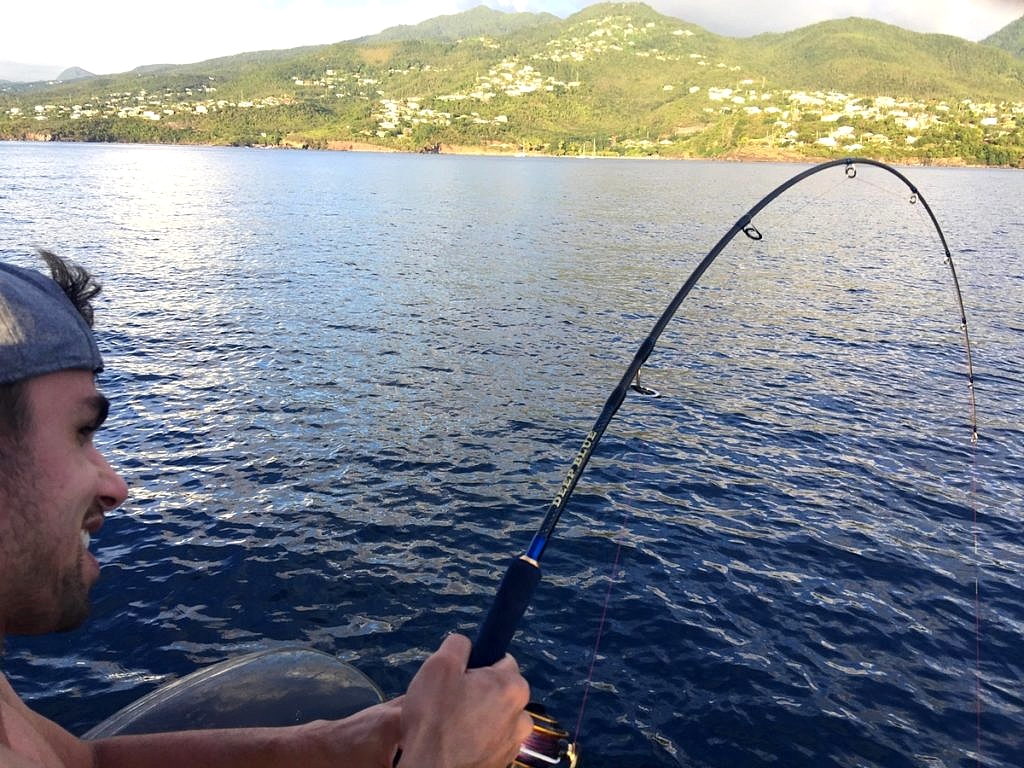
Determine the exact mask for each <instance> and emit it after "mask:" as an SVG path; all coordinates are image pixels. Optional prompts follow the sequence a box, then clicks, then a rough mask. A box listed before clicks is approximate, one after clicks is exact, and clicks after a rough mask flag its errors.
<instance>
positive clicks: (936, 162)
mask: <svg viewBox="0 0 1024 768" xmlns="http://www.w3.org/2000/svg"><path fill="white" fill-rule="evenodd" d="M3 141H5V142H8V141H9V142H14V143H27V144H31V143H65V144H89V143H94V144H100V143H116V144H134V143H152V144H159V142H85V141H65V140H63V139H54V138H53V137H52V135H50V134H42V133H35V134H28V135H26V136H25V137H24V138H21V139H3ZM164 146H206V147H216V146H230V145H226V144H212V143H208V142H196V143H194V144H192V143H188V144H167V145H164ZM242 146H246V147H248V148H250V149H285V150H313V151H325V152H376V153H382V154H408V155H415V154H433V155H463V156H479V157H509V158H513V157H514V158H519V159H522V158H530V157H544V158H572V159H601V160H646V161H652V160H653V161H659V160H660V161H667V160H681V161H687V160H690V161H693V160H696V161H705V162H723V163H807V164H812V165H813V164H815V163H820V162H826V161H828V160H836V159H839V158H841V157H844V155H808V154H801V153H799V152H792V151H785V150H780V149H777V148H770V147H741V148H736V149H733V150H730V151H729V152H726V153H724V154H722V155H718V156H716V157H702V156H698V155H658V154H652V155H619V154H612V153H604V154H602V153H598V154H593V155H566V154H554V153H550V152H538V151H532V150H531V151H523V150H522V149H521V148H519V147H517V146H515V145H513V144H508V143H505V142H500V143H499V142H495V143H492V144H447V143H438V144H434V145H430V146H428V147H423V148H421V149H418V150H417V149H402V148H398V147H388V146H384V145H381V144H374V143H372V142H367V141H356V140H330V141H327V142H325V143H324V144H323V145H317V144H315V143H313V142H310V141H303V140H299V139H294V138H292V139H284V140H282V141H281V143H280V144H248V145H242ZM855 157H865V158H867V159H872V160H878V161H880V162H885V163H890V164H892V165H900V166H907V167H936V168H1005V169H1009V170H1022V167H1020V166H1013V165H979V164H973V163H968V162H967V161H965V160H964V159H963V158H962V157H938V158H921V157H900V158H885V157H877V156H873V155H863V156H861V155H857V156H855Z"/></svg>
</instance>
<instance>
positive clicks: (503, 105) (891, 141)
mask: <svg viewBox="0 0 1024 768" xmlns="http://www.w3.org/2000/svg"><path fill="white" fill-rule="evenodd" d="M1015 24H1016V23H1015ZM1013 26H1014V25H1010V27H1008V28H1007V29H1010V28H1011V27H1013ZM1004 31H1005V30H1004ZM1022 129H1024V59H1021V58H1020V57H1017V56H1014V55H1013V54H1012V53H1010V52H1008V51H1006V50H1003V49H1002V48H1001V47H998V46H995V45H981V44H977V43H971V42H968V41H966V40H961V39H959V38H955V37H950V36H945V35H923V34H917V33H913V32H909V31H907V30H903V29H900V28H898V27H893V26H891V25H887V24H882V23H880V22H876V21H871V20H867V19H856V18H851V19H845V20H842V21H830V22H824V23H821V24H815V25H812V26H809V27H805V28H802V29H798V30H795V31H793V32H788V33H785V34H770V35H759V36H756V37H752V38H747V39H733V38H727V37H722V36H718V35H714V34H712V33H710V32H708V31H707V30H704V29H702V28H700V27H698V26H696V25H694V24H689V23H687V22H685V21H682V20H679V19H673V18H669V17H666V16H663V15H661V14H659V13H657V12H655V11H654V10H652V9H651V8H650V7H648V6H646V5H644V4H641V3H602V4H598V5H593V6H590V7H589V8H586V9H584V10H583V11H581V12H580V13H577V14H575V15H573V16H570V17H569V18H567V19H565V20H560V19H558V18H557V17H554V16H550V15H549V14H529V13H519V14H509V13H503V12H500V11H494V10H491V9H488V8H484V7H482V6H481V7H478V8H476V9H473V10H471V11H466V12H465V13H461V14H456V15H453V16H442V17H438V18H436V19H432V20H430V21H427V22H424V23H422V24H419V25H416V26H402V27H395V28H392V29H390V30H385V31H384V32H382V33H381V34H379V35H374V36H371V37H366V38H361V39H359V40H352V41H348V42H341V43H336V44H333V45H324V46H311V47H306V48H297V49H290V50H284V51H259V52H253V53H247V54H242V55H239V56H231V57H226V58H221V59H214V60H210V61H205V62H199V63H196V64H189V65H181V66H166V65H164V66H160V65H154V66H148V67H141V68H139V69H136V70H134V71H132V72H128V73H124V74H121V75H112V76H104V77H93V78H85V79H81V80H75V81H72V82H66V83H58V84H33V85H28V86H24V85H22V86H13V85H6V86H4V87H3V88H0V138H7V139H36V140H71V141H125V142H165V143H207V144H239V145H268V146H302V147H319V148H340V149H344V148H367V147H369V148H373V147H377V148H382V149H398V150H404V151H424V150H425V151H437V150H438V149H441V150H442V151H455V150H456V149H461V150H463V151H491V152H501V151H505V152H522V151H524V150H525V151H527V152H536V153H545V154H555V155H557V154H580V153H587V154H591V153H594V152H597V153H600V154H607V155H625V156H663V157H741V158H762V157H763V158H809V157H827V156H833V155H837V154H842V155H866V156H872V157H878V158H882V159H900V160H905V161H911V162H946V163H949V162H968V163H982V164H998V165H1014V166H1018V165H1021V164H1022V160H1024V132H1022Z"/></svg>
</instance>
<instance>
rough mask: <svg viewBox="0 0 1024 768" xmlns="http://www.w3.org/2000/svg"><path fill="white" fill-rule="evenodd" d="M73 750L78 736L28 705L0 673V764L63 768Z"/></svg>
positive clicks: (8, 767) (76, 751) (18, 767)
mask: <svg viewBox="0 0 1024 768" xmlns="http://www.w3.org/2000/svg"><path fill="white" fill-rule="evenodd" d="M76 754H81V746H80V745H79V744H78V740H77V739H76V738H75V737H74V736H72V735H71V734H70V733H68V732H67V731H65V730H64V729H63V728H61V727H60V726H59V725H57V724H56V723H52V722H50V721H49V720H47V719H46V718H44V717H42V716H41V715H38V714H36V713H35V712H33V711H32V710H31V709H29V708H28V706H27V705H26V704H25V702H23V701H22V700H21V699H20V698H18V695H17V694H16V693H15V692H14V689H13V688H11V686H10V683H8V682H7V680H6V678H4V676H3V675H0V768H22V767H23V766H32V768H40V766H45V767H46V768H51V766H52V767H53V768H67V766H69V765H70V764H71V762H72V761H71V760H70V759H69V758H70V756H72V755H76ZM62 755H63V756H64V757H63V758H62Z"/></svg>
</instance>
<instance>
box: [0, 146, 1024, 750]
mask: <svg viewBox="0 0 1024 768" xmlns="http://www.w3.org/2000/svg"><path fill="white" fill-rule="evenodd" d="M798 170H800V167H798V166H792V165H774V164H766V165H747V164H716V163H698V162H643V161H636V162H630V161H611V160H607V161H606V160H592V159H587V160H577V159H557V160H555V159H551V160H546V159H537V158H524V159H519V158H473V157H447V156H440V157H437V156H430V157H420V156H391V155H362V154H348V153H315V152H287V151H257V150H245V149H211V148H170V147H142V146H139V147H133V146H99V145H28V144H0V221H3V226H2V227H0V257H2V258H3V259H5V260H14V261H17V262H19V263H29V262H31V261H32V255H31V249H32V248H33V247H36V246H40V247H49V248H52V249H54V250H56V251H57V252H59V253H62V254H65V255H67V256H71V257H73V258H74V259H76V260H78V261H80V262H82V263H83V264H86V265H87V266H89V267H91V268H93V269H94V271H96V272H97V273H98V274H99V276H100V277H101V279H102V280H103V282H104V284H105V292H104V295H103V298H102V300H101V302H100V306H99V310H98V329H99V335H100V340H101V346H102V347H103V349H104V350H105V351H106V357H107V367H108V369H107V371H106V372H105V373H104V374H103V375H102V379H101V386H102V388H103V389H104V391H105V392H106V393H107V394H108V395H109V396H110V397H111V398H112V400H113V401H114V410H113V415H112V417H111V420H110V422H109V427H108V428H107V429H106V430H105V431H104V432H103V433H102V434H101V435H100V437H99V440H100V442H101V443H102V444H103V445H104V447H105V449H106V450H107V452H108V453H109V454H110V456H111V458H112V459H113V461H114V462H115V463H117V464H118V466H119V467H120V469H121V470H122V472H123V474H124V475H125V477H126V478H127V480H128V482H129V484H130V486H131V488H132V497H131V499H130V500H129V502H128V503H127V504H126V505H125V507H124V508H123V510H121V511H120V512H118V513H115V514H113V515H111V516H110V517H109V518H108V520H107V523H106V525H105V527H104V529H103V530H102V531H101V533H100V534H99V535H98V536H97V537H96V538H97V542H96V545H95V549H96V550H97V553H98V556H99V557H100V560H101V563H103V565H104V568H103V579H102V580H101V582H100V585H99V586H98V587H97V589H96V591H95V608H94V615H93V618H92V619H91V620H90V622H89V623H88V624H87V625H86V626H85V627H84V628H82V629H81V630H78V631H76V632H74V633H71V634H67V635H62V636H54V637H47V638H31V639H28V638H10V639H9V642H8V648H7V652H6V655H5V658H4V660H3V664H4V669H5V671H6V672H7V674H8V675H9V677H10V678H11V679H12V682H13V684H14V685H15V688H16V689H17V690H19V691H20V692H21V693H22V694H23V695H24V696H26V697H27V698H28V699H29V700H31V702H32V704H33V705H34V706H35V707H36V708H37V709H39V710H40V711H42V712H44V713H45V714H47V715H49V716H51V717H54V718H55V719H57V720H58V721H60V722H61V723H63V724H64V725H65V726H67V727H69V728H71V729H72V730H75V731H79V732H80V731H84V730H85V729H87V728H88V727H90V726H91V725H93V724H94V723H96V722H98V721H99V720H101V719H103V718H104V717H106V716H107V715H109V714H110V713H112V712H113V711H114V710H116V709H118V708H120V707H121V706H123V705H125V704H127V703H128V702H130V701H132V700H134V699H135V698H137V697H139V696H141V695H142V694H144V693H146V692H148V691H150V690H152V689H153V688H154V687H156V686H157V685H159V684H160V683H163V682H166V681H168V680H170V679H173V678H174V677H177V676H180V675H182V674H185V673H187V672H190V671H192V670H194V669H195V668H197V667H199V666H202V665H206V664H209V663H212V662H215V661H219V660H221V659H223V658H226V657H229V656H233V655H237V654H241V653H244V652H248V651H251V650H256V649H262V648H269V647H274V646H279V645H290V644H296V643H298V644H305V645H312V646H315V647H317V648H319V649H321V650H325V651H328V652H330V653H334V654H337V655H338V656H340V657H342V658H344V659H346V660H349V661H351V662H352V663H354V664H355V665H356V666H358V667H359V668H360V669H362V670H363V671H365V672H367V673H368V674H369V675H370V676H371V677H373V678H374V679H375V680H376V681H378V683H379V684H380V685H381V686H382V687H383V688H384V689H385V691H386V692H387V693H388V694H397V693H399V692H401V691H402V690H403V689H404V686H405V685H406V684H407V682H408V680H409V679H410V677H411V675H412V674H413V672H414V671H415V669H416V667H417V666H418V663H419V660H420V659H421V658H422V657H423V656H424V655H425V654H426V653H427V652H428V651H429V650H431V649H432V648H433V647H435V646H436V645H437V643H438V642H439V641H440V639H441V638H442V636H443V635H444V634H445V633H446V632H448V631H450V630H452V629H459V630H462V631H464V632H467V633H470V634H472V633H473V632H474V631H475V627H476V626H477V624H478V622H479V620H480V618H481V617H482V614H483V613H484V611H485V610H486V608H487V606H488V605H489V602H490V598H491V596H492V595H493V592H494V590H495V588H496V584H497V581H498V579H499V578H500V575H501V573H502V572H503V570H504V565H505V563H506V561H507V560H509V559H510V558H511V557H513V556H515V555H517V554H518V553H519V552H521V551H522V550H523V549H524V548H525V547H526V545H527V544H528V543H529V540H530V537H531V535H532V533H533V531H534V529H535V528H536V526H537V525H538V524H539V522H540V519H541V517H542V515H543V513H544V511H545V508H546V506H547V504H548V503H549V502H550V501H551V499H552V497H553V496H554V494H555V492H556V491H557V489H558V486H559V485H560V483H561V481H562V477H563V475H564V473H565V471H566V469H567V468H568V466H569V463H570V462H571V460H572V457H573V455H574V454H575V453H576V451H577V450H578V448H579V445H580V443H581V442H582V439H583V437H584V436H585V434H586V432H587V431H588V430H589V428H590V425H591V424H592V422H593V420H594V419H595V417H596V416H597V413H598V412H599V410H600V407H601V405H602V404H603V403H604V401H605V399H606V397H607V396H608V394H609V392H610V391H611V389H612V387H613V386H614V384H615V383H616V382H617V380H618V378H619V377H620V376H621V375H622V372H623V371H624V370H625V367H626V365H627V364H628V362H629V360H630V358H631V357H632V355H633V353H634V352H635V350H636V348H637V346H638V345H639V343H640V341H641V340H642V339H643V337H644V336H645V335H646V334H647V333H648V331H649V330H650V328H651V326H652V325H653V323H654V320H655V319H656V318H657V316H658V315H659V314H660V312H661V311H662V309H663V308H664V306H665V305H666V304H667V303H668V301H669V300H670V299H671V297H672V295H673V294H674V293H675V291H676V290H677V288H678V286H679V285H680V284H681V283H682V281H683V280H684V279H685V278H686V276H687V275H688V274H689V272H690V270H691V269H692V268H693V266H694V265H695V264H696V263H697V261H698V260H699V259H700V258H701V257H702V256H703V255H704V254H705V253H706V252H707V251H708V250H709V249H710V248H711V247H712V246H713V245H714V244H715V242H716V241H717V240H718V239H719V237H720V236H721V235H722V234H724V232H725V231H726V230H727V229H728V227H729V226H731V225H732V223H733V222H734V221H736V219H737V218H738V217H739V215H740V214H741V213H742V212H743V211H744V210H746V209H747V208H749V207H750V206H751V205H753V204H754V203H755V202H756V201H757V199H758V198H760V197H761V196H762V195H763V194H765V193H766V192H768V191H769V190H770V189H771V188H772V187H774V186H775V185H776V184H778V183H780V182H782V181H783V180H785V179H786V178H788V177H789V176H791V175H793V174H794V173H796V172H797V171H798ZM904 172H905V173H906V174H907V175H908V176H910V178H911V180H912V181H914V183H915V184H916V185H917V186H918V187H919V189H920V190H921V192H922V194H923V195H924V196H925V197H926V199H927V200H928V201H929V203H930V204H931V205H932V207H933V209H935V212H936V214H937V216H938V218H939V220H940V222H941V224H942V226H943V228H944V230H945V233H946V236H947V239H948V241H949V244H950V249H951V251H952V253H953V258H954V260H955V264H956V268H957V271H958V274H959V277H960V282H961V286H962V289H963V295H964V301H965V303H966V306H967V314H968V318H969V329H970V333H971V338H972V342H973V353H974V368H975V375H976V382H977V385H976V394H977V401H978V421H979V427H980V431H981V439H980V441H979V442H978V444H977V446H972V445H971V442H970V439H969V438H970V428H969V417H970V414H969V409H968V390H967V386H966V379H965V376H964V371H965V354H964V348H963V345H962V342H961V337H960V333H959V317H958V314H957V309H956V302H955V297H954V294H953V291H952V288H951V285H952V283H951V280H950V278H949V273H948V270H947V269H946V268H945V266H944V264H943V258H942V257H943V254H942V251H941V249H940V246H939V243H938V240H937V238H936V236H935V235H934V232H933V230H932V229H931V227H930V224H929V222H928V221H927V219H926V218H925V215H924V211H923V209H922V206H921V205H913V204H911V202H910V199H909V198H910V195H909V192H908V191H907V190H906V188H905V187H902V186H899V185H898V184H897V182H896V180H895V179H894V178H893V177H891V176H889V175H887V174H885V173H882V172H879V171H875V170H873V169H861V170H860V172H859V173H858V175H857V178H856V179H854V180H850V179H847V178H846V177H845V175H844V174H843V172H842V170H840V169H836V170H834V171H830V172H827V173H824V174H819V175H818V176H815V177H813V178H812V179H809V180H808V181H806V182H804V183H803V184H801V185H800V186H798V187H796V188H794V189H793V190H791V192H790V193H788V194H787V195H786V196H784V197H783V198H781V199H780V200H778V201H777V202H776V203H775V204H773V205H772V206H771V207H770V208H769V209H767V210H766V211H764V212H763V213H762V214H761V215H760V216H758V218H757V219H756V220H755V223H756V225H757V227H758V229H759V230H760V231H761V232H762V233H763V235H764V238H763V239H762V240H760V241H756V242H755V241H753V240H751V239H748V238H746V237H743V236H742V235H741V236H740V237H739V238H738V239H736V240H735V241H734V242H733V243H732V244H731V245H730V246H729V247H728V248H727V249H726V250H725V252H723V254H722V255H721V257H720V258H719V260H718V261H717V262H716V263H715V265H714V266H713V267H712V268H711V269H710V270H709V272H708V273H707V274H706V275H705V277H704V278H703V280H702V281H701V283H700V284H699V285H698V286H697V288H696V289H695V290H694V292H693V293H692V294H691V296H690V297H689V298H688V299H687V301H686V302H685V303H684V304H683V306H682V308H681V309H680V311H679V313H678V315H677V317H676V319H675V320H674V321H673V323H672V324H671V325H670V326H669V328H668V330H667V331H666V333H665V335H664V337H663V339H662V341H661V342H660V343H659V345H658V347H657V348H656V350H655V352H654V354H653V355H652V356H651V358H650V361H649V364H648V366H647V367H646V368H645V371H644V374H643V383H644V384H645V385H648V386H651V387H654V388H656V389H658V390H660V391H661V393H662V397H661V398H657V399H653V398H642V397H636V396H630V397H629V398H627V400H626V402H625V404H624V405H623V407H622V409H621V411H620V412H619V414H618V416H616V418H615V420H614V421H613V422H612V424H611V426H610V428H609V430H608V432H607V434H606V435H605V437H604V440H603V442H602V443H601V445H600V447H599V449H598V451H597V453H596V454H595V457H594V459H593V460H592V462H591V466H590V467H589V468H588V470H587V472H586V473H585V475H584V477H583V480H582V482H581V483H580V485H579V487H578V489H577V491H576V493H575V495H574V497H573V498H572V500H571V502H570V504H569V506H568V509H567V510H566V513H565V516H564V518H563V520H562V523H561V525H560V527H559V528H558V530H557V532H556V536H555V539H554V541H553V542H552V544H551V545H550V547H549V548H548V551H547V554H546V556H545V563H544V569H545V579H544V581H543V582H542V584H541V586H540V588H539V589H538V592H537V596H536V599H535V601H534V604H533V607H532V608H531V610H530V612H529V613H528V614H527V618H526V620H525V622H524V625H523V627H522V630H521V632H520V634H519V635H518V636H517V638H516V641H515V643H514V648H513V651H514V653H515V654H516V656H517V658H518V660H519V662H520V664H521V666H522V668H523V670H524V672H525V674H526V675H527V677H528V678H529V679H530V681H531V683H532V686H533V691H534V697H535V698H536V699H538V700H541V701H543V702H544V703H545V704H546V705H547V707H548V709H549V710H551V711H552V712H553V713H554V714H556V715H557V716H559V717H560V718H561V719H562V721H563V723H564V724H565V725H567V726H568V727H569V728H570V730H576V724H577V719H578V718H579V714H580V707H581V701H582V700H583V695H584V692H585V691H587V690H588V689H589V692H588V696H587V701H586V707H585V709H584V711H583V715H582V719H581V720H580V726H581V727H580V742H581V751H582V754H583V760H584V765H586V766H624V765H642V766H675V765H686V766H707V767H709V768H710V767H712V766H714V767H715V768H718V767H719V766H751V767H754V766H815V767H816V768H820V767H822V766H887V767H889V766H893V767H899V766H926V768H939V767H940V766H945V767H948V768H951V767H952V766H973V765H985V766H1006V767H1008V766H1019V765H1021V764H1022V762H1024V760H1022V756H1024V749H1022V743H1024V695H1022V693H1021V682H1022V677H1024V670H1022V666H1024V650H1022V649H1024V575H1022V570H1024V569H1022V566H1024V546H1022V537H1021V522H1022V517H1024V505H1022V495H1024V494H1022V486H1021V477H1022V467H1024V461H1022V454H1024V431H1022V426H1021V425H1022V417H1024V382H1022V380H1024V377H1022V373H1021V371H1022V370H1024V312H1022V309H1024V300H1022V296H1024V218H1022V217H1021V208H1020V203H1019V201H1020V200H1021V199H1024V175H1022V174H1021V173H1020V172H1014V171H1000V170H977V169H926V168H913V169H904ZM619 548H621V549H620V550H619V551H618V552H617V550H618V549H619ZM616 558H618V559H617V565H616V566H615V567H614V569H613V563H615V562H616ZM609 580H611V581H610V583H609ZM606 595H607V596H608V598H607V599H608V608H607V620H606V624H605V626H604V630H603V636H602V638H601V642H600V647H599V650H598V655H597V659H596V663H595V665H594V672H593V677H592V679H591V680H590V682H589V683H588V682H587V677H588V669H589V667H590V656H591V653H592V651H593V649H594V645H595V640H596V637H597V634H598V627H599V621H600V617H601V614H602V610H603V607H604V605H605V600H606ZM976 595H977V600H976ZM979 711H980V718H979V714H978V713H979ZM979 722H980V728H979Z"/></svg>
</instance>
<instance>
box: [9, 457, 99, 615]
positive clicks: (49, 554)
mask: <svg viewBox="0 0 1024 768" xmlns="http://www.w3.org/2000/svg"><path fill="white" fill-rule="evenodd" d="M19 454H20V455H19ZM31 463H32V462H31V459H29V458H28V457H26V456H25V455H24V454H23V453H20V452H12V451H9V450H6V451H0V572H2V573H3V578H2V579H0V634H11V635H40V634H46V633H48V632H66V631H68V630H71V629H75V628H77V627H79V626H81V625H82V623H83V622H84V621H85V619H86V618H87V617H88V615H89V609H90V602H89V590H90V587H91V585H89V584H87V583H86V580H85V576H84V571H83V558H84V557H85V551H84V549H80V550H79V552H78V556H77V558H75V560H74V562H73V563H72V564H70V565H69V564H68V563H66V562H64V563H61V562H60V559H59V558H58V556H57V553H56V552H55V551H54V548H55V541H57V542H59V540H55V538H54V535H53V532H52V531H48V530H46V529H44V528H43V524H42V521H44V520H45V519H46V518H45V514H44V510H42V509H40V508H39V506H38V504H37V502H36V500H37V499H39V498H40V494H38V493H37V492H36V489H35V487H34V483H33V482H32V481H31V478H32V477H33V473H32V471H31V466H30V465H31Z"/></svg>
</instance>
